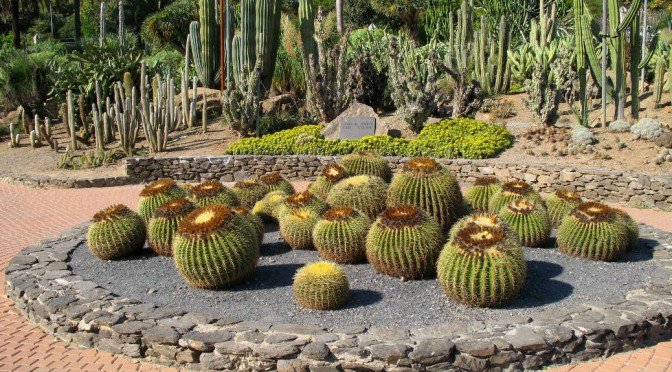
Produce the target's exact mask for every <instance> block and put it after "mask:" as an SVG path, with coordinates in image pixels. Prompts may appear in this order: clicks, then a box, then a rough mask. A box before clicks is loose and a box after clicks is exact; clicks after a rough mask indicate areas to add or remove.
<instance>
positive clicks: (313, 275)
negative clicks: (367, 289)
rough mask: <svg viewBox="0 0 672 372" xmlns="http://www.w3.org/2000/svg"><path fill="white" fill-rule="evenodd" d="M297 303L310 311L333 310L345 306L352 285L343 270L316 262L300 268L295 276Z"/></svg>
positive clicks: (293, 286) (330, 264)
mask: <svg viewBox="0 0 672 372" xmlns="http://www.w3.org/2000/svg"><path fill="white" fill-rule="evenodd" d="M292 288H293V289H294V297H295V298H296V302H297V303H298V304H299V305H300V306H301V307H305V308H308V309H317V310H331V309H336V308H338V307H341V306H343V305H345V304H346V303H347V302H348V297H349V296H350V284H349V283H348V277H347V276H346V275H345V272H344V271H343V269H341V268H340V267H338V265H336V264H333V263H331V262H324V261H319V262H314V263H311V264H308V265H306V266H304V267H302V268H300V269H299V270H298V271H297V272H296V274H295V275H294V284H293V285H292Z"/></svg>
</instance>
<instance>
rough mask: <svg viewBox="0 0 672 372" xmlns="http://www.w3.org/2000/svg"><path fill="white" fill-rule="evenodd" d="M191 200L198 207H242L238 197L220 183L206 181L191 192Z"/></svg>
mask: <svg viewBox="0 0 672 372" xmlns="http://www.w3.org/2000/svg"><path fill="white" fill-rule="evenodd" d="M189 200H190V201H191V202H192V203H194V204H196V206H198V207H204V206H206V205H209V204H223V205H228V206H238V205H240V200H239V199H238V196H237V195H236V194H235V193H234V192H233V191H231V189H229V188H228V187H226V186H224V185H222V183H221V182H219V181H205V182H203V183H201V184H198V185H196V186H194V187H192V188H191V189H190V190H189Z"/></svg>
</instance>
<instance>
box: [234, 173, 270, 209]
mask: <svg viewBox="0 0 672 372" xmlns="http://www.w3.org/2000/svg"><path fill="white" fill-rule="evenodd" d="M233 192H234V193H235V194H236V196H237V197H238V200H239V201H240V205H241V206H242V207H243V208H247V209H251V208H253V207H254V205H255V204H256V203H257V202H258V201H259V200H261V199H263V197H264V196H265V195H266V193H267V192H268V187H266V185H264V184H263V183H261V182H260V181H257V180H242V181H238V182H236V184H235V185H234V187H233Z"/></svg>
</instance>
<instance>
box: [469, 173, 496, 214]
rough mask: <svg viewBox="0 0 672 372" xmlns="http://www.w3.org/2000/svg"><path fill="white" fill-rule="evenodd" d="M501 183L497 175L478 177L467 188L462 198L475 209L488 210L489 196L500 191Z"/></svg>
mask: <svg viewBox="0 0 672 372" xmlns="http://www.w3.org/2000/svg"><path fill="white" fill-rule="evenodd" d="M501 189H502V185H501V183H500V182H499V179H497V177H479V178H476V181H475V182H474V184H473V185H472V186H471V187H470V188H469V189H467V193H466V194H465V195H464V199H465V200H466V201H467V202H468V203H469V204H470V205H471V207H472V208H473V209H474V210H475V211H479V212H485V211H487V210H488V205H489V203H490V198H491V197H492V195H493V194H495V193H496V192H498V191H500V190H501Z"/></svg>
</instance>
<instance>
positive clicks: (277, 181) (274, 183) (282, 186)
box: [259, 172, 296, 195]
mask: <svg viewBox="0 0 672 372" xmlns="http://www.w3.org/2000/svg"><path fill="white" fill-rule="evenodd" d="M259 181H261V183H263V184H264V185H266V187H267V188H268V191H269V192H270V191H278V190H280V191H284V192H285V193H287V194H288V195H291V194H293V193H295V192H296V190H294V186H292V183H291V182H289V181H288V180H287V179H286V178H284V177H283V176H282V175H281V174H280V173H279V172H273V173H269V174H266V175H263V176H261V177H259Z"/></svg>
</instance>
